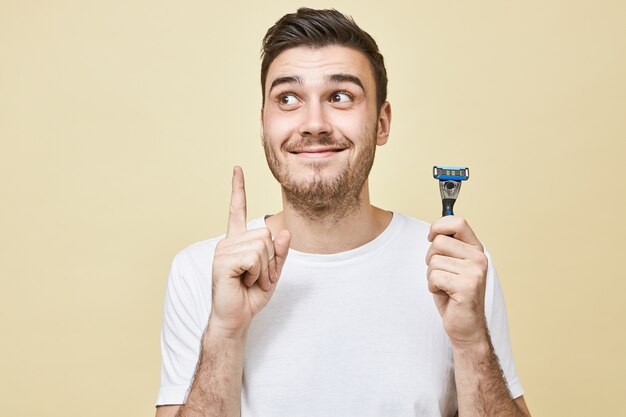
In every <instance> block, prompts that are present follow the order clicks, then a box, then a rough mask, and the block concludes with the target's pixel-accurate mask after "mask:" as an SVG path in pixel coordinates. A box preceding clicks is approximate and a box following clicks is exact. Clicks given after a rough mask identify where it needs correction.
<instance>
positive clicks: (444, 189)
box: [433, 165, 469, 216]
mask: <svg viewBox="0 0 626 417" xmlns="http://www.w3.org/2000/svg"><path fill="white" fill-rule="evenodd" d="M433 177H435V179H438V180H439V191H440V192H441V203H442V205H443V212H442V214H441V215H442V216H453V215H454V212H453V208H454V203H455V202H456V199H457V198H458V196H459V191H461V182H462V181H467V180H468V179H469V168H467V167H443V166H436V165H435V166H434V167H433Z"/></svg>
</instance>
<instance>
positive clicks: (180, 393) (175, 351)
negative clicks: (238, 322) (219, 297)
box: [156, 252, 206, 405]
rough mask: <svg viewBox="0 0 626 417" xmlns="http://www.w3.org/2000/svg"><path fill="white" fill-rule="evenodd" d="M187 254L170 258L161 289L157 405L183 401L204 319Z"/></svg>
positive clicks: (193, 368) (198, 349)
mask: <svg viewBox="0 0 626 417" xmlns="http://www.w3.org/2000/svg"><path fill="white" fill-rule="evenodd" d="M188 257H189V255H188V254H186V253H185V252H182V253H180V254H178V255H177V256H176V258H174V261H173V263H172V267H171V269H170V274H169V278H168V282H167V288H166V291H165V301H164V307H163V325H162V328H161V355H162V358H163V362H162V364H161V386H160V388H159V393H158V396H157V401H156V404H157V405H165V404H183V403H184V402H185V400H186V396H187V391H188V389H189V387H190V385H191V382H192V380H193V375H194V372H195V369H196V364H197V362H198V356H199V353H200V339H201V337H202V333H203V332H204V328H205V327H206V321H204V323H203V322H202V321H203V320H202V317H204V314H202V311H201V310H202V309H203V306H202V305H201V304H200V303H199V302H198V298H197V297H198V295H199V294H201V293H202V291H201V289H200V288H198V283H197V281H196V280H194V276H193V275H194V274H193V268H191V266H190V264H191V262H190V260H189V259H187V258H188Z"/></svg>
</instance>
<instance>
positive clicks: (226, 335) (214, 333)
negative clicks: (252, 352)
mask: <svg viewBox="0 0 626 417" xmlns="http://www.w3.org/2000/svg"><path fill="white" fill-rule="evenodd" d="M248 328H249V323H248V324H244V325H240V326H233V325H232V324H226V323H222V322H221V321H219V320H217V319H215V318H214V317H213V316H212V315H211V317H209V323H208V324H207V328H206V331H205V332H204V335H203V337H202V343H203V344H205V343H206V342H207V341H209V340H223V341H230V342H241V343H245V342H246V340H247V337H248Z"/></svg>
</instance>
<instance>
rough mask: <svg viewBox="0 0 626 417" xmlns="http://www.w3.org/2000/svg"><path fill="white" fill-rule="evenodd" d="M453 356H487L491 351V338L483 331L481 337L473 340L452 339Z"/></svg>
mask: <svg viewBox="0 0 626 417" xmlns="http://www.w3.org/2000/svg"><path fill="white" fill-rule="evenodd" d="M451 344H452V354H453V356H454V357H455V358H456V357H460V356H467V355H471V356H472V357H485V356H489V355H490V354H491V351H492V345H491V339H490V337H489V333H485V334H484V335H482V336H481V337H478V338H476V339H473V340H463V341H456V342H455V341H452V343H451Z"/></svg>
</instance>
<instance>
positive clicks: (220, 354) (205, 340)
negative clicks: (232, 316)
mask: <svg viewBox="0 0 626 417" xmlns="http://www.w3.org/2000/svg"><path fill="white" fill-rule="evenodd" d="M246 338H247V332H242V333H241V334H238V335H232V334H225V333H223V332H221V331H220V330H219V329H217V328H216V327H215V326H212V324H211V320H209V325H208V326H207V330H206V331H205V333H204V335H203V336H202V347H201V352H200V358H199V360H198V365H197V367H196V374H195V375H194V380H193V383H192V385H191V389H190V391H189V395H188V397H187V401H186V403H185V404H184V405H183V406H182V407H181V408H180V410H179V411H178V413H177V414H176V416H177V417H196V416H198V417H199V416H202V417H217V416H219V417H239V415H240V411H241V410H240V407H241V379H242V374H243V356H244V350H245V345H246Z"/></svg>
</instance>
